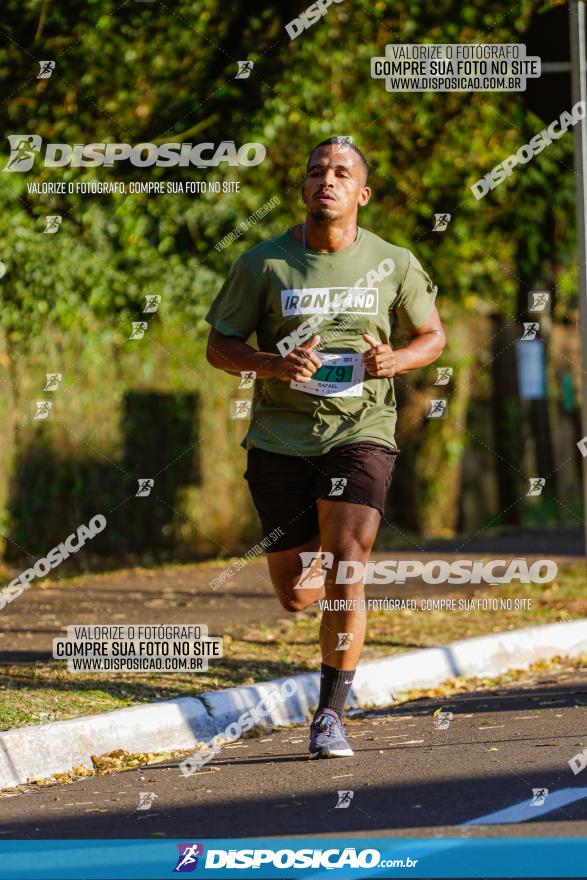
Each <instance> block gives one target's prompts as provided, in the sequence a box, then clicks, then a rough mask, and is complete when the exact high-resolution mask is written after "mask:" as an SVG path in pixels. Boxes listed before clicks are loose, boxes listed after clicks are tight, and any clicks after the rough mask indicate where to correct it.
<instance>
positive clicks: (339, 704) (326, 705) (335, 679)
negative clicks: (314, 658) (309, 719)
mask: <svg viewBox="0 0 587 880" xmlns="http://www.w3.org/2000/svg"><path fill="white" fill-rule="evenodd" d="M354 676H355V670H354V669H335V668H334V666H327V665H326V663H323V664H322V669H321V672H320V702H319V703H318V708H319V709H332V711H333V712H336V714H337V715H338V717H339V718H340V719H341V720H342V715H343V711H344V704H345V703H346V699H347V697H348V695H349V691H350V689H351V685H352V683H353V678H354Z"/></svg>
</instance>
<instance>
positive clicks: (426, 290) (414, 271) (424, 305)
mask: <svg viewBox="0 0 587 880" xmlns="http://www.w3.org/2000/svg"><path fill="white" fill-rule="evenodd" d="M437 292H438V288H437V287H436V285H435V284H433V283H432V280H431V279H430V276H429V275H428V273H427V272H426V271H425V270H424V269H423V268H422V266H421V265H420V263H419V262H418V260H417V259H416V257H415V256H414V255H413V254H412V253H411V252H409V261H408V268H407V271H406V274H405V277H404V280H403V281H402V283H401V287H400V289H399V291H398V295H397V299H396V300H395V302H394V304H393V308H394V309H395V310H396V311H397V312H398V313H400V312H401V313H402V314H403V315H404V316H405V318H406V319H407V320H408V322H409V323H410V324H411V325H412V327H422V325H423V324H425V323H426V321H427V320H428V318H429V317H430V315H431V314H432V309H433V307H434V301H435V300H436V294H437Z"/></svg>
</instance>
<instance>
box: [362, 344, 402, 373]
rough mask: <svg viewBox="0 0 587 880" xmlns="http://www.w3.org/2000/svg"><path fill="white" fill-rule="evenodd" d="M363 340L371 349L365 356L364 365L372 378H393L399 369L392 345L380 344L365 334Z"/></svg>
mask: <svg viewBox="0 0 587 880" xmlns="http://www.w3.org/2000/svg"><path fill="white" fill-rule="evenodd" d="M363 339H364V340H365V341H366V342H367V343H368V344H369V345H370V348H368V349H367V351H366V352H365V353H364V354H363V365H364V367H365V370H366V371H367V372H368V373H369V375H370V376H378V377H380V378H391V377H392V376H395V374H396V373H397V371H398V369H399V364H398V362H397V358H396V354H395V352H394V350H393V348H392V347H391V345H384V344H383V343H382V342H378V341H377V340H376V339H374V338H373V337H372V336H369V334H368V333H363Z"/></svg>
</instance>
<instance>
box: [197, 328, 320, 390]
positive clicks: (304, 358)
mask: <svg viewBox="0 0 587 880" xmlns="http://www.w3.org/2000/svg"><path fill="white" fill-rule="evenodd" d="M319 342H320V337H319V336H313V337H312V339H309V340H308V341H307V342H305V343H304V344H303V345H300V346H298V347H296V348H294V349H293V351H290V352H289V354H288V355H286V357H284V358H282V357H281V356H280V355H278V354H272V353H271V352H266V351H256V350H255V349H254V348H252V347H251V346H250V345H248V344H247V343H246V342H244V341H243V340H242V339H239V337H238V336H225V335H224V334H223V333H219V332H218V330H215V329H214V328H213V327H212V329H211V330H210V335H209V336H208V347H207V349H206V360H207V361H208V363H209V364H210V365H211V366H212V367H216V369H218V370H224V371H225V372H226V373H232V374H233V375H239V374H240V373H242V372H254V373H255V374H256V377H257V379H283V380H284V381H285V382H290V381H291V380H292V379H293V380H295V381H296V382H308V381H309V380H310V379H311V378H312V376H313V375H314V373H315V372H316V370H317V369H318V367H320V360H319V358H318V357H317V355H315V354H314V352H313V351H312V348H314V346H316V345H318V343H319Z"/></svg>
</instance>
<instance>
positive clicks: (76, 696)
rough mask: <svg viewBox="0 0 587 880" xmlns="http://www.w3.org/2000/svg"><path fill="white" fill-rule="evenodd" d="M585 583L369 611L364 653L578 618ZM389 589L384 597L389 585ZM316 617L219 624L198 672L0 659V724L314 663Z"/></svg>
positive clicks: (162, 696) (115, 705)
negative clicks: (212, 650) (90, 668)
mask: <svg viewBox="0 0 587 880" xmlns="http://www.w3.org/2000/svg"><path fill="white" fill-rule="evenodd" d="M584 588H585V565H584V564H575V565H567V566H563V567H561V568H560V571H559V574H558V576H557V579H556V580H555V581H554V582H553V583H552V584H550V585H547V586H535V585H532V584H515V585H511V586H503V587H490V588H488V589H484V590H478V591H477V592H476V593H475V595H476V596H478V597H481V596H491V597H498V598H512V599H515V598H528V599H531V600H532V608H529V609H526V610H523V611H513V610H512V611H497V612H493V611H457V612H448V611H444V612H439V611H434V612H429V611H399V612H393V613H388V612H385V611H378V612H372V613H370V614H369V624H368V631H367V641H366V644H365V651H364V654H363V658H364V659H372V658H375V657H378V656H384V655H389V654H394V653H400V652H402V651H408V650H414V649H415V648H426V647H432V646H435V645H442V644H446V643H447V642H451V641H454V640H455V639H461V638H469V637H472V636H479V635H484V634H487V633H492V632H501V631H505V630H511V629H518V628H522V627H527V626H537V625H540V624H544V623H551V622H554V621H557V620H568V619H573V618H580V617H587V596H586V595H585V589H584ZM389 593H390V596H392V595H393V590H392V588H390V591H389ZM455 595H458V594H457V593H456V592H455ZM319 624H320V612H319V609H318V608H317V607H316V608H312V609H310V610H309V611H306V612H304V613H302V614H299V615H291V616H290V617H287V618H285V617H284V618H282V619H280V620H279V621H278V622H277V624H275V625H274V626H268V625H266V624H257V625H254V626H252V625H249V626H244V625H243V626H232V627H227V628H226V630H225V631H224V633H223V638H224V657H223V658H222V660H220V661H217V662H211V663H210V672H208V673H205V674H199V675H188V674H165V675H157V674H152V673H151V674H141V675H136V674H130V673H125V674H120V673H116V674H112V675H110V674H107V673H100V674H92V673H88V674H80V673H69V672H68V671H67V668H66V666H65V663H64V662H62V661H52V662H48V663H34V664H29V665H22V664H5V665H3V666H0V730H7V729H9V728H12V727H20V726H23V725H26V724H37V723H43V722H48V721H56V720H62V719H66V718H75V717H78V716H81V715H92V714H96V713H98V712H108V711H112V710H114V709H120V708H123V707H125V706H133V705H137V704H140V703H145V702H154V701H156V700H168V699H173V698H175V697H182V696H196V695H198V694H201V693H203V692H205V691H208V690H216V689H218V688H226V687H231V686H234V685H239V684H252V683H254V682H256V681H263V680H268V679H272V678H276V677H278V676H281V675H291V674H295V673H296V672H304V671H307V670H316V669H318V668H319V665H320V654H319V647H318V629H319Z"/></svg>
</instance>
